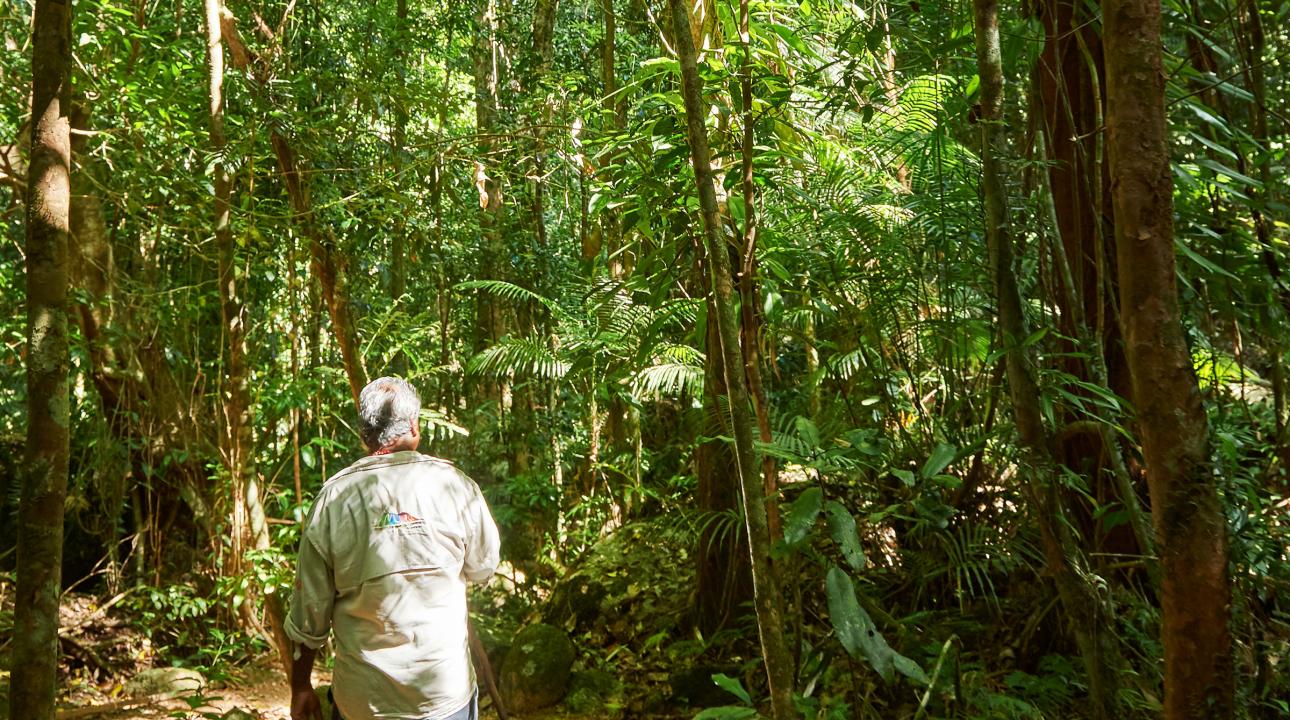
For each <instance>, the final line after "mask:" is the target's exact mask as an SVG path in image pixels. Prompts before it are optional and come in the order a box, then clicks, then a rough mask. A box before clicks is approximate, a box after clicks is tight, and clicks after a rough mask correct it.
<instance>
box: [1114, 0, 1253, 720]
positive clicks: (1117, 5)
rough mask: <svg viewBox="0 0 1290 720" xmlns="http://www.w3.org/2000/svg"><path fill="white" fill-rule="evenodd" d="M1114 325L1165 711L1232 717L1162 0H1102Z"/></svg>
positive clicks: (1215, 511) (1220, 532)
mask: <svg viewBox="0 0 1290 720" xmlns="http://www.w3.org/2000/svg"><path fill="white" fill-rule="evenodd" d="M1102 17H1103V33H1104V39H1105V53H1106V76H1107V134H1108V143H1107V148H1108V151H1109V156H1110V161H1111V184H1112V193H1113V194H1112V199H1113V202H1114V203H1115V218H1116V251H1117V254H1118V256H1119V265H1120V307H1121V313H1120V323H1121V325H1122V326H1123V329H1124V337H1125V341H1126V342H1125V354H1126V356H1127V358H1128V365H1129V371H1130V377H1131V379H1132V385H1133V400H1134V406H1135V408H1136V410H1137V414H1138V427H1139V428H1140V432H1141V436H1142V454H1143V457H1144V459H1145V461H1146V466H1147V484H1148V486H1149V488H1150V491H1151V505H1152V520H1153V523H1154V526H1155V530H1156V542H1157V547H1158V548H1159V551H1160V561H1161V569H1162V571H1163V588H1162V598H1161V605H1162V611H1163V623H1162V625H1163V626H1162V629H1161V634H1162V637H1163V641H1164V647H1165V717H1166V718H1167V719H1168V720H1194V719H1199V718H1207V719H1209V720H1222V719H1223V718H1230V717H1232V716H1233V714H1234V705H1233V703H1234V699H1233V693H1234V683H1233V677H1232V647H1231V642H1232V641H1231V634H1230V631H1229V629H1228V621H1229V617H1228V607H1229V605H1230V603H1231V586H1230V583H1229V580H1228V570H1227V523H1226V521H1225V519H1224V515H1223V506H1222V503H1221V502H1220V500H1219V497H1218V493H1217V490H1216V487H1215V479H1214V473H1213V468H1212V467H1211V466H1210V464H1209V453H1210V443H1209V427H1208V420H1207V418H1206V416H1205V408H1204V406H1203V404H1202V402H1201V396H1200V390H1199V388H1198V387H1197V383H1196V375H1195V371H1194V369H1193V367H1192V364H1191V356H1190V353H1189V351H1188V348H1187V343H1186V340H1185V338H1184V336H1183V330H1182V320H1181V313H1180V311H1179V307H1178V289H1177V286H1176V285H1175V282H1176V280H1175V258H1174V246H1173V243H1174V234H1173V230H1174V229H1173V181H1172V178H1171V176H1170V168H1169V147H1168V143H1167V135H1166V133H1167V124H1166V120H1165V76H1164V68H1163V62H1162V59H1161V44H1160V43H1161V39H1160V24H1161V20H1160V2H1159V0H1104V1H1103V3H1102Z"/></svg>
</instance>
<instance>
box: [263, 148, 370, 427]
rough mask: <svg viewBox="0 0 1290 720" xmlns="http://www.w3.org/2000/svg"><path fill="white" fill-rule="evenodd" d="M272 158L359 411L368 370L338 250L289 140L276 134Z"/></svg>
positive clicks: (355, 405) (351, 393) (350, 390)
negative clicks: (317, 216) (320, 223)
mask: <svg viewBox="0 0 1290 720" xmlns="http://www.w3.org/2000/svg"><path fill="white" fill-rule="evenodd" d="M270 141H271V142H272V145H273V154H274V157H275V158H276V159H277V161H278V172H280V173H282V180H283V182H284V183H285V184H286V186H287V196H288V197H289V198H290V200H291V209H292V215H294V217H295V220H296V223H297V224H298V225H299V226H300V229H301V230H302V231H303V232H304V234H305V236H306V237H308V238H309V252H310V263H309V265H310V270H311V271H312V273H313V276H314V277H315V278H317V279H318V285H319V287H320V289H321V290H322V300H323V303H324V304H325V305H326V306H327V315H328V317H329V318H330V319H331V325H332V332H333V333H334V335H335V337H336V344H337V345H338V346H339V347H340V356H341V361H342V362H343V363H344V365H345V377H346V378H348V380H349V392H350V395H351V396H352V397H353V400H354V407H356V408H357V407H358V394H359V393H360V392H362V390H363V386H364V385H366V384H367V370H366V369H365V368H364V367H363V358H362V357H361V356H360V354H359V349H358V333H357V331H356V330H355V328H354V318H353V315H352V314H351V311H350V306H349V292H348V291H347V289H346V288H345V283H344V273H343V272H342V269H341V268H340V267H339V264H338V263H337V261H336V255H337V253H336V249H335V247H334V242H333V241H331V240H330V239H327V240H324V238H323V237H322V235H321V232H322V231H320V230H319V229H318V227H317V225H316V224H315V222H314V217H313V208H312V207H311V206H310V204H309V196H308V194H307V193H306V188H305V186H304V184H303V182H302V178H301V176H300V170H299V168H298V167H297V165H296V154H295V152H294V151H293V150H292V149H291V145H289V144H288V143H287V138H286V137H284V136H283V135H282V134H280V133H278V132H277V131H274V132H273V134H272V136H271V137H270Z"/></svg>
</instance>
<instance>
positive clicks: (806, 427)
mask: <svg viewBox="0 0 1290 720" xmlns="http://www.w3.org/2000/svg"><path fill="white" fill-rule="evenodd" d="M793 424H794V425H795V426H796V427H797V436H798V437H800V438H802V441H803V442H805V443H806V444H807V445H808V446H810V447H812V448H817V447H819V446H820V429H819V428H817V427H815V423H813V422H811V419H810V418H805V417H802V416H801V415H798V416H797V418H795V419H794V420H793Z"/></svg>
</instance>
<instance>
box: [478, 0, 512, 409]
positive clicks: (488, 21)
mask: <svg viewBox="0 0 1290 720" xmlns="http://www.w3.org/2000/svg"><path fill="white" fill-rule="evenodd" d="M476 1H477V2H478V8H477V11H476V26H475V41H474V44H473V49H472V54H473V56H474V57H473V61H474V81H475V131H476V133H477V135H478V138H479V141H478V143H477V147H476V150H477V152H478V159H476V161H475V171H474V174H475V177H474V182H475V189H476V190H477V191H478V193H479V232H480V245H481V250H482V252H480V253H479V259H480V266H479V270H478V273H479V277H480V278H481V279H486V280H508V279H510V278H509V275H510V273H508V272H506V267H507V265H508V263H507V262H506V259H507V258H506V251H505V244H504V242H503V239H502V186H501V177H502V173H503V168H502V163H501V162H500V158H498V157H497V153H498V148H497V104H498V97H497V94H498V86H499V84H500V78H499V77H498V72H499V70H498V54H499V52H498V43H497V3H496V0H476ZM478 298H479V300H478V302H479V305H478V321H477V325H478V327H477V335H476V342H475V349H476V350H477V351H478V350H482V349H484V348H485V347H487V346H488V345H490V344H493V343H496V342H497V341H498V340H500V339H502V337H503V336H505V335H506V334H507V331H508V329H509V323H508V322H507V319H508V307H507V306H508V304H509V303H507V302H506V301H505V300H504V299H503V298H501V297H500V296H498V295H497V294H496V293H491V292H488V291H487V290H481V291H480V292H479V295H478ZM485 388H486V390H485V395H487V396H488V397H490V398H491V399H492V400H493V401H495V402H497V404H498V405H497V409H498V417H499V418H504V417H505V412H506V409H507V406H508V405H509V402H510V397H509V395H510V388H509V384H508V383H507V381H506V380H505V379H500V380H498V381H497V382H496V384H493V383H491V382H487V383H486V385H485Z"/></svg>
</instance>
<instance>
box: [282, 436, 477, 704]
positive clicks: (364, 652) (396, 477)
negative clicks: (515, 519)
mask: <svg viewBox="0 0 1290 720" xmlns="http://www.w3.org/2000/svg"><path fill="white" fill-rule="evenodd" d="M497 562H498V536H497V526H496V524H494V522H493V518H492V515H490V514H489V511H488V506H487V505H486V504H485V502H484V498H483V496H482V495H481V494H480V492H479V486H477V485H476V484H475V482H474V481H473V480H471V479H470V478H469V477H467V476H466V475H465V474H464V473H462V472H461V471H460V470H458V469H457V468H456V467H454V466H453V465H452V464H451V463H449V462H447V461H444V460H439V459H437V458H433V457H430V456H428V455H421V454H419V453H416V452H411V451H408V452H398V453H393V454H390V455H373V456H369V457H365V458H363V459H362V460H359V461H358V462H356V463H354V464H353V465H350V466H349V467H348V468H345V469H344V470H342V471H340V472H339V473H337V474H336V475H334V476H333V477H332V478H331V479H330V480H328V481H327V482H326V483H325V484H324V485H323V487H322V490H320V491H319V493H318V497H317V498H316V499H315V500H314V505H313V509H312V511H311V512H310V514H309V520H308V524H307V525H306V526H305V530H304V533H303V535H302V537H301V539H300V562H299V569H298V573H297V576H296V585H295V591H294V593H293V594H292V598H291V612H290V614H289V616H288V618H287V621H286V631H287V635H288V636H290V637H291V639H292V640H294V641H296V642H298V643H300V644H302V645H305V646H307V647H310V648H318V647H320V646H321V645H322V644H323V643H324V642H325V641H326V640H327V633H328V631H329V630H331V631H332V632H334V633H335V637H336V641H335V652H336V665H335V671H334V674H333V692H334V694H335V699H336V705H337V707H338V709H339V710H340V711H341V713H342V714H343V715H344V716H345V717H346V718H347V720H375V718H400V719H405V720H434V719H436V718H442V717H446V716H448V715H451V714H452V713H453V712H455V711H457V710H459V709H461V708H462V707H464V706H465V705H466V703H468V702H469V701H470V699H471V697H472V696H473V694H474V692H475V687H476V686H475V673H474V668H473V667H472V666H471V663H470V649H469V642H468V635H467V625H466V583H467V582H468V581H469V582H476V583H479V582H483V581H485V580H487V579H488V578H489V577H491V576H492V574H493V571H494V570H495V569H496V568H497Z"/></svg>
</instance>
